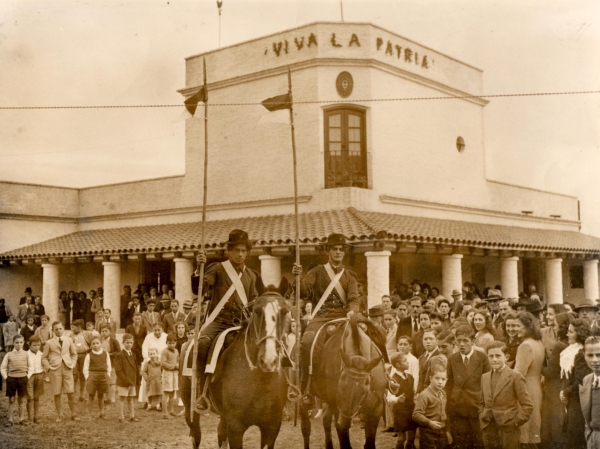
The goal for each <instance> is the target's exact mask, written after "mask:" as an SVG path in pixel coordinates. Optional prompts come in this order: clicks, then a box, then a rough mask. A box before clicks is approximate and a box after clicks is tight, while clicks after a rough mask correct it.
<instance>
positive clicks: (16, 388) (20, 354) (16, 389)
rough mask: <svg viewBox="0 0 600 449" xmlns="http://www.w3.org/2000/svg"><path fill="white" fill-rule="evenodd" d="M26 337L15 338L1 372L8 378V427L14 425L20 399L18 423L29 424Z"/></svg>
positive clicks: (18, 336)
mask: <svg viewBox="0 0 600 449" xmlns="http://www.w3.org/2000/svg"><path fill="white" fill-rule="evenodd" d="M24 342H25V339H24V338H23V336H22V335H17V336H15V338H14V339H13V350H12V351H11V352H9V353H8V354H6V356H5V357H4V360H2V365H1V366H0V372H1V373H2V377H3V378H5V379H6V396H7V397H8V422H7V423H6V426H7V427H11V426H12V425H13V414H14V408H15V402H17V400H18V404H19V405H18V408H17V410H18V411H19V418H18V420H17V424H22V425H27V424H28V423H27V420H26V419H25V404H26V402H25V399H26V398H27V368H28V366H29V360H28V358H27V352H26V351H23V343H24Z"/></svg>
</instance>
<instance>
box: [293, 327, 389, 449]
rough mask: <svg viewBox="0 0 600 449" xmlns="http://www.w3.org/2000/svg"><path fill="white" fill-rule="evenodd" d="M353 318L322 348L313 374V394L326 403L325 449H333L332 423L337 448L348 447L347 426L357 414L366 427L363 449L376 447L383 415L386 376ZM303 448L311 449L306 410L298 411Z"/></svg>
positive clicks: (380, 361)
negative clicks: (335, 433)
mask: <svg viewBox="0 0 600 449" xmlns="http://www.w3.org/2000/svg"><path fill="white" fill-rule="evenodd" d="M358 322H359V318H358V317H357V316H354V317H352V318H351V319H350V321H349V322H346V323H345V324H342V325H341V326H340V327H339V328H338V329H337V331H335V332H334V334H333V335H332V336H331V337H330V338H329V340H328V341H327V342H326V343H325V346H324V347H323V352H322V356H321V357H320V360H321V362H320V363H319V365H318V366H317V367H316V371H315V372H314V373H313V375H312V380H311V382H312V387H313V390H314V392H315V394H316V395H317V396H318V397H320V398H321V399H322V400H323V402H325V403H327V405H328V407H327V411H326V412H325V414H324V416H323V428H324V430H325V447H326V449H333V442H332V439H331V420H332V418H335V427H336V430H337V434H338V439H339V441H340V448H341V449H346V448H351V447H352V446H351V445H350V434H349V431H350V426H351V424H352V418H354V417H355V416H356V415H359V416H360V417H361V418H362V419H363V420H364V424H365V445H364V448H365V449H374V448H375V434H376V433H377V426H378V424H379V420H380V418H381V416H382V415H383V407H384V403H383V397H384V394H385V389H386V387H387V377H386V374H385V369H384V365H383V358H382V355H381V353H380V351H379V350H378V349H377V347H376V346H375V344H374V343H373V342H372V341H371V340H370V339H369V337H368V336H367V335H366V334H365V333H364V332H363V331H362V330H361V329H359V326H358ZM300 418H301V423H302V435H303V437H304V448H305V449H309V446H310V430H311V424H310V419H309V417H308V408H306V407H301V408H300Z"/></svg>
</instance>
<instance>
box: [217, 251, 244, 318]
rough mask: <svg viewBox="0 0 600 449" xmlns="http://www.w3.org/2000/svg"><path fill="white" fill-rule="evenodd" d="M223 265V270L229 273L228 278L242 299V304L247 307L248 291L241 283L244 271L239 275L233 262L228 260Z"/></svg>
mask: <svg viewBox="0 0 600 449" xmlns="http://www.w3.org/2000/svg"><path fill="white" fill-rule="evenodd" d="M221 265H223V268H225V272H226V273H227V276H229V279H230V280H231V283H232V284H233V286H234V287H235V291H236V292H237V294H238V296H239V297H240V300H241V301H242V304H244V307H246V306H247V305H248V298H247V297H246V290H244V285H243V284H242V281H241V279H242V274H243V272H244V271H243V270H242V272H241V273H239V274H238V272H237V271H235V268H233V265H232V264H231V262H230V261H228V260H226V261H225V262H223V263H222V264H221Z"/></svg>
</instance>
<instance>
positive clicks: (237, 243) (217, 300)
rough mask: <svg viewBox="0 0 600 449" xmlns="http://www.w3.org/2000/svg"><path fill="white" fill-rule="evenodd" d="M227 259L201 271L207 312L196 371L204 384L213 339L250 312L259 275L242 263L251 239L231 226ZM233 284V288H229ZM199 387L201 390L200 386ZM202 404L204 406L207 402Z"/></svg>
mask: <svg viewBox="0 0 600 449" xmlns="http://www.w3.org/2000/svg"><path fill="white" fill-rule="evenodd" d="M225 244H226V245H227V253H228V257H229V258H228V259H227V260H226V261H225V262H217V263H213V264H210V265H209V266H208V267H206V269H205V271H204V285H203V286H202V291H203V292H206V291H211V292H212V295H211V299H210V305H209V308H208V316H207V319H206V322H205V323H204V324H203V326H202V327H203V328H202V330H201V331H200V335H199V337H198V359H197V361H198V372H199V373H200V376H201V379H200V380H201V385H203V384H204V381H205V376H204V370H205V368H206V362H207V360H206V359H207V357H208V352H209V350H210V347H211V344H212V341H213V339H214V338H216V337H217V335H218V334H220V333H221V332H222V331H224V330H226V329H229V328H231V327H234V326H237V325H239V324H240V323H241V321H242V320H244V319H246V318H247V317H249V316H250V312H251V309H252V305H253V304H254V301H255V300H256V298H258V291H257V290H256V283H257V280H258V279H259V277H260V275H259V274H258V273H257V272H256V271H254V270H252V269H251V268H248V267H247V266H246V265H245V262H246V258H247V257H248V253H249V252H250V249H252V244H253V241H252V240H250V238H249V237H248V233H247V232H245V231H242V230H241V229H234V230H233V231H231V232H230V233H229V240H227V242H225ZM196 261H197V262H198V266H199V267H200V266H204V264H206V253H205V252H204V251H202V250H201V251H199V252H198V256H197V257H196ZM198 284H199V276H196V275H194V276H192V292H193V293H194V294H195V295H197V294H198V290H199V289H198V287H199V285H198ZM232 286H233V289H230V288H231V287H232ZM200 391H202V390H200ZM201 406H204V407H207V404H202V405H201Z"/></svg>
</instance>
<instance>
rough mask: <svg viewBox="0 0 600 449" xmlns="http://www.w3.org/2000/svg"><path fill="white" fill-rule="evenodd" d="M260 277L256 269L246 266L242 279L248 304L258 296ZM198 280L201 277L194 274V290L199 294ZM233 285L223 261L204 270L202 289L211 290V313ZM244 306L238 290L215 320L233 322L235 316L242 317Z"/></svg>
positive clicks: (209, 310)
mask: <svg viewBox="0 0 600 449" xmlns="http://www.w3.org/2000/svg"><path fill="white" fill-rule="evenodd" d="M259 277H260V276H259V274H258V273H257V272H256V271H254V270H252V269H251V268H248V267H246V266H245V267H244V271H243V273H242V277H241V281H242V285H243V286H244V291H245V292H246V298H247V299H248V304H252V303H253V302H254V301H255V300H256V298H258V292H257V290H256V281H257V280H258V278H259ZM198 282H199V277H198V276H192V291H193V293H194V294H198V287H197V285H198ZM231 285H232V282H231V279H229V275H228V274H227V272H226V271H225V268H223V264H222V263H221V262H217V263H213V264H210V265H209V266H208V267H206V270H205V271H204V287H203V290H202V291H203V292H206V291H210V292H211V299H210V303H209V305H208V314H210V313H211V312H212V311H213V310H214V308H215V307H217V304H218V303H219V301H220V300H221V298H223V296H225V293H227V290H229V287H231ZM194 290H195V291H194ZM243 307H244V305H243V303H242V300H241V299H240V297H239V295H238V294H237V292H234V293H233V295H231V297H230V298H229V299H228V300H227V303H226V304H225V306H224V307H223V308H222V309H221V311H220V312H219V314H218V315H217V318H216V320H215V321H225V322H231V321H232V320H233V319H234V318H237V319H241V318H242V315H243V314H242V309H243Z"/></svg>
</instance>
